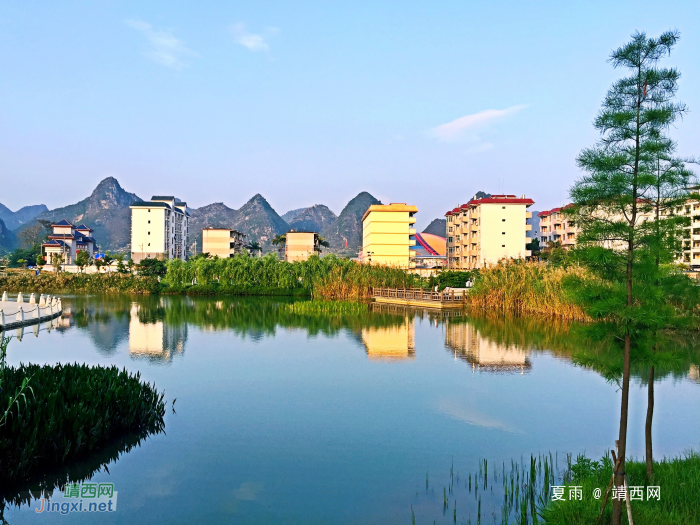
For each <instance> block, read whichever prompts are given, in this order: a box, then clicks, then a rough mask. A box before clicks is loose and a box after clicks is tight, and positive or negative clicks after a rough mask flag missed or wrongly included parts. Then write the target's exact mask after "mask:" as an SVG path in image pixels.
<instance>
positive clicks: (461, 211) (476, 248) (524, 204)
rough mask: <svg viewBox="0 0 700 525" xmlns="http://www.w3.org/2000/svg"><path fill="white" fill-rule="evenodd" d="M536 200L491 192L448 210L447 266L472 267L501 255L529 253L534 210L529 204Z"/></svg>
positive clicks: (506, 256)
mask: <svg viewBox="0 0 700 525" xmlns="http://www.w3.org/2000/svg"><path fill="white" fill-rule="evenodd" d="M534 203H535V201H533V200H532V199H528V198H526V197H525V195H523V196H521V197H516V196H515V195H491V196H490V197H484V198H481V199H477V198H476V197H475V198H473V199H471V200H470V201H469V202H467V203H466V204H463V205H461V206H459V207H457V208H454V209H453V210H450V211H448V212H447V213H446V214H445V217H446V219H447V267H448V268H449V269H451V270H452V269H455V270H457V269H458V270H471V269H474V268H483V267H484V266H487V265H489V264H495V263H497V262H498V261H500V260H501V259H522V258H525V257H529V256H530V255H531V253H530V251H529V250H526V249H525V245H526V244H527V243H528V239H527V233H526V232H528V231H530V230H531V229H532V225H530V224H527V219H530V218H532V213H531V212H529V211H527V208H528V207H530V206H532V205H533V204H534Z"/></svg>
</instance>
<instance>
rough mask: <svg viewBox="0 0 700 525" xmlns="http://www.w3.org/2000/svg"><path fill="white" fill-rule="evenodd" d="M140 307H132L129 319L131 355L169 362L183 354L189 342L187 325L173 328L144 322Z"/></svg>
mask: <svg viewBox="0 0 700 525" xmlns="http://www.w3.org/2000/svg"><path fill="white" fill-rule="evenodd" d="M139 310H140V308H139V306H138V305H136V304H134V305H132V307H131V314H130V319H129V353H130V354H131V355H132V356H137V357H148V358H150V359H153V360H157V361H168V360H170V359H172V357H173V354H181V353H182V352H183V351H184V350H185V342H186V341H187V324H182V325H181V326H173V325H170V324H167V323H165V322H163V321H160V320H156V321H153V322H142V321H141V320H140V319H139Z"/></svg>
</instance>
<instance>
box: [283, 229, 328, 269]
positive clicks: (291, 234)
mask: <svg viewBox="0 0 700 525" xmlns="http://www.w3.org/2000/svg"><path fill="white" fill-rule="evenodd" d="M319 253H321V246H320V244H319V237H318V233H316V232H297V231H294V230H290V231H288V232H287V233H286V235H285V244H284V258H285V260H286V261H288V262H292V261H306V260H307V259H308V258H309V257H310V256H311V255H314V254H319Z"/></svg>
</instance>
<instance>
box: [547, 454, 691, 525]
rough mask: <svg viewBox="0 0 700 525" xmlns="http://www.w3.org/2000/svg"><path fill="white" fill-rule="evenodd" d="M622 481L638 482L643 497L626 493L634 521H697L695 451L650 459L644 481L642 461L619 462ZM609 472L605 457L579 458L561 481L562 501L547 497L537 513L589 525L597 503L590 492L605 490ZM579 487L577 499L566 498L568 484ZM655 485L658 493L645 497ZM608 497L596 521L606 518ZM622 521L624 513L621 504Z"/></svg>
mask: <svg viewBox="0 0 700 525" xmlns="http://www.w3.org/2000/svg"><path fill="white" fill-rule="evenodd" d="M625 471H626V473H627V479H628V485H629V486H630V487H642V496H641V497H643V500H640V499H639V497H640V496H639V493H636V494H635V496H636V497H637V499H633V498H630V504H631V507H632V517H633V519H634V523H635V525H678V524H680V523H683V524H698V523H700V516H699V515H698V508H700V454H697V453H695V452H690V453H688V454H687V455H686V456H685V457H680V458H674V459H664V460H662V461H658V462H654V477H653V479H652V480H650V481H647V480H646V464H645V463H644V462H642V461H627V462H626V463H625ZM611 475H612V462H611V460H610V459H609V458H603V459H602V460H601V461H591V460H590V459H587V458H584V457H580V458H579V459H578V461H577V462H576V464H574V465H573V466H572V467H571V479H570V480H569V481H568V482H567V483H565V489H564V495H565V499H564V500H563V501H554V502H550V503H549V504H548V505H547V506H546V507H545V508H544V509H542V512H541V515H542V518H543V519H544V521H545V523H547V524H548V525H589V524H591V523H596V522H597V520H598V515H599V514H600V509H601V506H602V497H601V498H600V499H596V498H595V497H594V496H593V493H594V492H593V491H594V490H595V489H597V488H599V489H600V490H601V491H603V493H604V492H605V489H606V487H607V486H608V483H609V482H610V478H611ZM574 486H577V487H581V493H582V499H581V500H580V501H579V500H577V499H570V498H569V487H574ZM649 486H656V487H659V490H660V492H659V498H658V499H656V498H649V497H648V496H647V494H648V491H647V489H648V487H649ZM611 514H612V501H608V505H607V508H606V510H605V513H604V515H603V520H602V522H601V523H603V524H608V523H610V520H611ZM623 523H627V512H626V510H624V509H623Z"/></svg>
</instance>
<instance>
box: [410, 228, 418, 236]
mask: <svg viewBox="0 0 700 525" xmlns="http://www.w3.org/2000/svg"><path fill="white" fill-rule="evenodd" d="M408 234H409V235H415V234H416V230H415V228H409V229H408Z"/></svg>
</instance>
